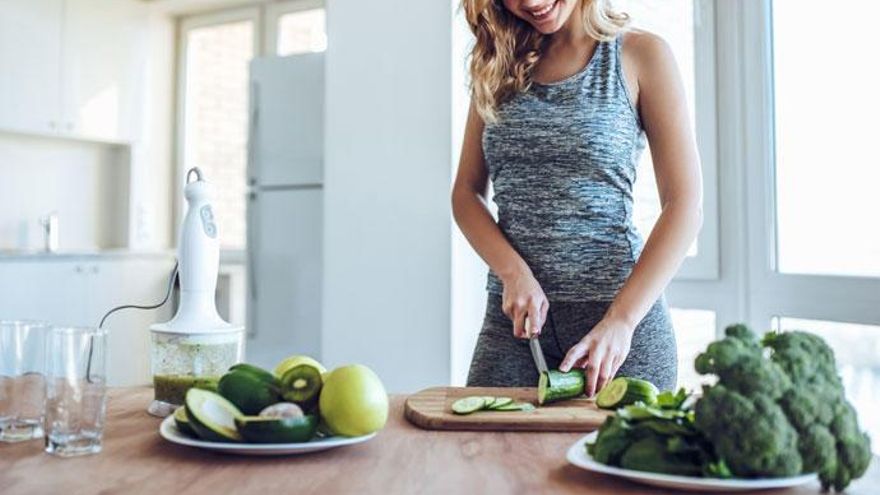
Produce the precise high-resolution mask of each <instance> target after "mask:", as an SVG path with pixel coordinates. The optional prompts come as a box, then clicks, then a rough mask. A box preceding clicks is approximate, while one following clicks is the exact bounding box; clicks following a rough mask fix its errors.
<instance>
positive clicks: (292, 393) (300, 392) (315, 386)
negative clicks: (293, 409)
mask: <svg viewBox="0 0 880 495" xmlns="http://www.w3.org/2000/svg"><path fill="white" fill-rule="evenodd" d="M322 386H323V380H322V379H321V370H319V369H318V368H316V367H314V366H312V365H310V364H300V365H298V366H294V367H293V368H290V369H289V370H287V371H286V372H285V373H284V376H283V377H281V390H282V392H281V396H282V397H284V399H285V400H288V401H290V402H294V403H296V404H299V405H303V406H306V407H308V406H310V405H312V404H314V403H315V401H317V400H318V395H319V394H320V393H321V387H322Z"/></svg>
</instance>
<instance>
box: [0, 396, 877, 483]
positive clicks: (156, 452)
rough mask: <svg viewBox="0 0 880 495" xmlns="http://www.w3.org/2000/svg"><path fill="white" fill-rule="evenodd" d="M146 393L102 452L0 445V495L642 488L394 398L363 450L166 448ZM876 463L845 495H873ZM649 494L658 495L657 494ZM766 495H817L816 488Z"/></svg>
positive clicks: (565, 437)
mask: <svg viewBox="0 0 880 495" xmlns="http://www.w3.org/2000/svg"><path fill="white" fill-rule="evenodd" d="M151 394H152V389H150V388H144V387H139V388H122V389H114V390H112V391H111V393H110V403H109V410H108V418H107V429H106V436H105V440H104V451H103V453H101V454H99V455H97V456H86V457H80V458H73V459H60V458H56V457H52V456H50V455H48V454H43V453H42V442H40V441H37V440H35V441H32V442H27V443H23V444H0V493H3V494H5V495H17V494H32V493H34V494H43V493H47V494H48V493H64V494H65V495H77V494H92V493H126V494H133V493H149V494H157V493H174V494H190V493H193V494H210V495H214V494H220V493H237V494H246V493H259V494H261V495H278V494H282V493H296V494H305V493H314V494H321V495H328V494H337V493H358V494H362V493H443V494H446V493H563V494H564V493H572V494H573V493H578V494H582V493H596V494H608V495H611V494H613V495H627V494H643V493H646V492H649V489H648V488H646V487H644V486H641V485H636V484H632V483H629V482H626V481H622V480H617V479H614V478H610V477H607V476H604V475H598V474H592V473H588V472H585V471H581V470H579V469H577V468H575V467H573V466H570V465H568V463H567V462H566V460H565V451H566V449H567V448H568V447H569V445H571V443H572V442H574V441H575V440H577V439H578V438H579V437H580V436H581V434H579V433H476V432H437V431H425V430H420V429H418V428H416V427H414V426H412V425H410V424H409V423H407V422H406V420H405V419H404V418H403V400H404V397H403V396H393V397H392V405H391V415H390V417H389V420H388V425H387V426H386V428H385V429H384V430H383V431H382V432H380V433H379V435H378V436H377V437H376V438H375V439H373V440H371V441H369V442H367V443H364V444H360V445H355V446H351V447H344V448H340V449H335V450H329V451H325V452H320V453H316V454H311V455H305V456H292V457H274V458H273V457H270V458H257V457H241V456H230V455H221V454H212V453H208V452H202V451H199V450H196V449H191V448H187V447H182V446H177V445H173V444H170V443H167V442H165V441H164V440H163V439H162V438H161V437H159V434H158V431H157V430H158V426H159V422H160V421H159V419H157V418H153V417H151V416H149V415H148V414H147V413H146V412H145V409H146V406H147V404H148V402H149V400H150V398H151ZM878 487H880V464H878V459H877V458H876V457H875V459H874V462H873V464H872V465H871V469H870V470H869V472H868V473H867V475H866V476H865V477H864V478H862V479H860V480H859V481H858V482H856V483H854V484H853V485H851V486H850V488H849V490H847V493H848V494H850V495H854V494H866V495H867V494H868V493H877V491H878ZM657 493H660V492H659V491H658V492H657ZM760 493H761V494H764V495H773V494H787V495H794V494H806V493H810V494H816V493H819V486H818V483H816V484H814V485H812V486H810V485H808V486H805V487H802V488H799V489H793V490H783V491H763V492H760Z"/></svg>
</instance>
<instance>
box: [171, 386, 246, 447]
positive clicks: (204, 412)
mask: <svg viewBox="0 0 880 495" xmlns="http://www.w3.org/2000/svg"><path fill="white" fill-rule="evenodd" d="M185 402H186V406H185V407H186V417H187V419H188V420H189V424H190V426H192V429H193V430H194V431H195V432H196V435H198V436H199V438H201V439H203V440H208V441H212V442H237V441H240V440H241V435H240V434H239V433H238V430H237V429H236V426H235V420H236V419H238V418H240V417H242V414H241V411H239V410H238V408H236V407H235V405H233V404H232V403H231V402H229V401H228V400H226V399H224V398H223V397H222V396H220V395H218V394H216V393H214V392H210V391H208V390H201V389H198V388H191V389H189V391H187V392H186V399H185Z"/></svg>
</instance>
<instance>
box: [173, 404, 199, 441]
mask: <svg viewBox="0 0 880 495" xmlns="http://www.w3.org/2000/svg"><path fill="white" fill-rule="evenodd" d="M174 425H175V426H177V431H179V432H181V433H183V434H184V435H189V436H192V437H195V436H198V435H196V431H195V430H193V428H192V426H191V425H190V424H189V418H187V417H186V407H183V406H181V407H178V408H177V409H175V410H174Z"/></svg>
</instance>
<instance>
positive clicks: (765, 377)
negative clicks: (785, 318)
mask: <svg viewBox="0 0 880 495" xmlns="http://www.w3.org/2000/svg"><path fill="white" fill-rule="evenodd" d="M725 334H726V336H725V337H724V338H723V339H721V340H719V341H717V342H713V343H711V344H709V347H708V348H707V349H706V352H704V353H702V354H700V355H699V356H697V360H696V362H695V363H694V364H695V367H696V370H697V373H701V374H708V373H712V374H715V375H718V378H719V381H720V383H723V384H724V386H725V387H727V388H729V389H732V390H736V391H737V392H739V393H741V394H743V395H745V396H747V397H751V396H753V395H765V396H768V397H770V398H771V399H778V398H779V397H781V396H782V395H783V394H784V393H785V392H786V391H787V390H788V389H789V388H791V381H790V380H789V379H788V376H787V375H786V374H785V371H784V370H783V369H782V368H781V367H780V366H779V365H778V364H776V363H774V362H772V361H770V360H768V359H766V358H765V357H764V351H763V349H762V348H761V345H760V343H759V342H758V339H757V338H756V337H755V334H753V333H752V332H751V330H749V329H748V328H747V327H746V326H745V325H733V326H729V327H727V329H726V330H725Z"/></svg>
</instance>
